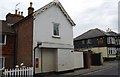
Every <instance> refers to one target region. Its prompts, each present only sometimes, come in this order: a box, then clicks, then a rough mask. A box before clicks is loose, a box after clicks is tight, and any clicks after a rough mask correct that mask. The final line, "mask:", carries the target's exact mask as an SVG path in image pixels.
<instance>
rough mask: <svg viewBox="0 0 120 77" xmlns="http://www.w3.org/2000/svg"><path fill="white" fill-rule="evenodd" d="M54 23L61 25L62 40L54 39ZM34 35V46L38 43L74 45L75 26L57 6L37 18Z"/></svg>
mask: <svg viewBox="0 0 120 77" xmlns="http://www.w3.org/2000/svg"><path fill="white" fill-rule="evenodd" d="M53 22H55V23H59V24H60V38H53V37H52V36H53ZM33 34H34V35H33V36H34V37H33V41H34V42H33V43H34V45H35V44H36V42H38V41H39V42H50V43H60V44H69V45H73V26H72V25H71V24H70V23H69V21H68V20H67V19H66V17H65V16H64V15H63V13H62V12H61V10H60V9H59V8H58V7H57V6H55V5H53V6H52V7H51V8H49V9H47V10H46V11H44V12H43V13H40V14H38V15H37V16H35V19H34V33H33Z"/></svg>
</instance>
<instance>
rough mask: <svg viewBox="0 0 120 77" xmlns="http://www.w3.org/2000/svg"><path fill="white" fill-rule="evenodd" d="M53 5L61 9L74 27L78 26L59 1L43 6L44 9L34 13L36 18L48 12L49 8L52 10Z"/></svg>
mask: <svg viewBox="0 0 120 77" xmlns="http://www.w3.org/2000/svg"><path fill="white" fill-rule="evenodd" d="M53 5H56V6H58V7H59V8H60V10H61V11H62V12H63V14H64V15H65V17H66V18H67V20H68V21H69V22H70V23H71V25H72V26H75V25H76V24H75V23H74V22H73V20H72V19H71V18H70V16H69V15H68V13H67V12H66V11H65V9H64V8H63V6H62V5H61V3H60V2H59V1H58V0H54V1H52V2H50V3H49V4H47V5H45V6H43V7H42V8H40V9H38V10H37V11H35V12H34V16H36V15H38V14H40V13H42V12H44V11H46V10H47V9H48V8H50V7H51V6H53Z"/></svg>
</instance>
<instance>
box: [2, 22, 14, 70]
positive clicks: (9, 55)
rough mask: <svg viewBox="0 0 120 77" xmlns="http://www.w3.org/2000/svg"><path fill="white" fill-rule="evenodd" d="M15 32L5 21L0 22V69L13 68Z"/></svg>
mask: <svg viewBox="0 0 120 77" xmlns="http://www.w3.org/2000/svg"><path fill="white" fill-rule="evenodd" d="M14 40H15V32H14V30H13V29H12V28H11V27H10V26H9V24H7V22H6V21H4V20H0V68H2V67H6V68H12V67H13V66H14V52H15V50H14V49H15V48H14V46H15V41H14Z"/></svg>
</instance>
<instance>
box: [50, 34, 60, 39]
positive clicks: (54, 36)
mask: <svg viewBox="0 0 120 77" xmlns="http://www.w3.org/2000/svg"><path fill="white" fill-rule="evenodd" d="M52 37H53V38H59V39H60V36H56V35H53V36H52Z"/></svg>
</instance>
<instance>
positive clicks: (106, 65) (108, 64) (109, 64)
mask: <svg viewBox="0 0 120 77" xmlns="http://www.w3.org/2000/svg"><path fill="white" fill-rule="evenodd" d="M116 64H118V62H117V61H108V62H104V63H103V65H99V66H90V68H88V69H80V70H75V71H74V72H71V73H65V74H63V75H71V76H77V75H85V74H87V73H90V72H94V71H97V70H102V69H105V68H109V67H112V66H114V65H116Z"/></svg>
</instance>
